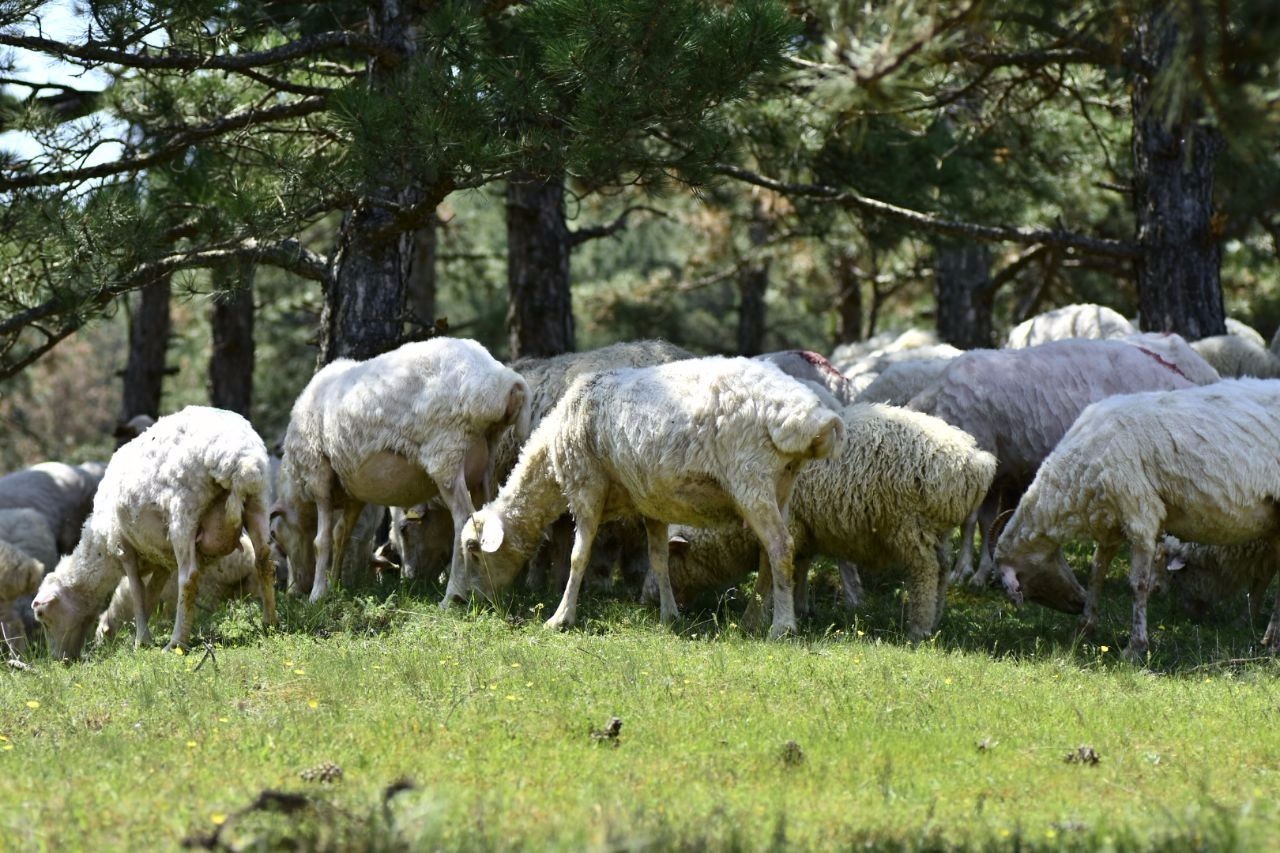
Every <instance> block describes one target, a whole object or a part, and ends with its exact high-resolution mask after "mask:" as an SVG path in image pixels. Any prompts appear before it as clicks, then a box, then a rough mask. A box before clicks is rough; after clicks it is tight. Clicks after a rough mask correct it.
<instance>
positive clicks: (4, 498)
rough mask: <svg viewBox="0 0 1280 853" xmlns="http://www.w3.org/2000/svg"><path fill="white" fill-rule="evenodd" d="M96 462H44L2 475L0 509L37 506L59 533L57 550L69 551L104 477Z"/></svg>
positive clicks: (56, 533) (59, 551)
mask: <svg viewBox="0 0 1280 853" xmlns="http://www.w3.org/2000/svg"><path fill="white" fill-rule="evenodd" d="M102 472H103V466H102V465H100V464H98V463H96V462H86V463H84V464H83V465H74V466H73V465H64V464H63V463H61V462H41V463H40V464H39V465H32V466H31V467H30V468H24V469H23V470H21V471H14V472H13V473H12V474H6V475H5V476H3V477H0V509H21V508H27V509H34V510H36V511H37V512H39V513H40V514H41V515H43V516H44V517H45V519H46V520H47V521H48V522H49V526H50V527H52V528H53V531H54V535H55V536H56V537H57V543H58V553H60V554H66V553H69V552H70V551H71V549H72V548H74V547H75V546H76V543H77V542H78V541H80V528H81V527H83V526H84V520H85V519H86V518H88V517H89V512H90V511H91V510H92V509H93V495H94V492H96V491H97V489H98V482H99V481H100V480H101V479H102Z"/></svg>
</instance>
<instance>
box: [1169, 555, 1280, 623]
mask: <svg viewBox="0 0 1280 853" xmlns="http://www.w3.org/2000/svg"><path fill="white" fill-rule="evenodd" d="M1153 565H1154V566H1155V568H1154V569H1153V570H1152V573H1153V575H1154V577H1153V582H1157V583H1158V582H1159V581H1161V580H1163V581H1166V582H1167V583H1168V585H1169V589H1170V591H1171V592H1172V593H1173V595H1174V597H1175V598H1176V599H1177V600H1178V602H1179V603H1180V604H1181V605H1182V609H1183V610H1184V611H1186V613H1187V615H1188V616H1190V617H1191V618H1193V619H1197V620H1199V619H1203V618H1204V616H1205V614H1206V613H1208V611H1209V608H1210V607H1211V606H1213V605H1214V604H1216V603H1217V602H1219V601H1223V600H1226V599H1230V598H1235V597H1237V596H1238V595H1239V594H1240V593H1241V592H1244V593H1246V594H1247V595H1248V600H1249V609H1248V618H1249V624H1250V625H1252V624H1254V623H1256V622H1257V621H1258V616H1259V615H1260V614H1261V613H1262V602H1263V596H1264V595H1265V594H1266V591H1267V587H1268V586H1269V585H1270V584H1271V579H1272V578H1273V577H1275V574H1276V569H1277V554H1276V549H1275V547H1274V546H1273V545H1272V543H1270V542H1267V541H1266V540H1254V541H1253V542H1245V543H1244V544H1241V545H1201V544H1199V543H1197V542H1182V541H1180V540H1179V539H1177V538H1176V537H1173V536H1165V537H1164V538H1163V539H1162V540H1161V541H1160V544H1159V545H1157V546H1156V555H1155V558H1154V561H1153ZM1162 570H1163V571H1162Z"/></svg>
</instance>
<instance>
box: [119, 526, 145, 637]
mask: <svg viewBox="0 0 1280 853" xmlns="http://www.w3.org/2000/svg"><path fill="white" fill-rule="evenodd" d="M120 562H121V563H122V564H124V576H125V577H126V578H128V579H129V597H130V599H131V600H132V601H133V624H134V629H135V630H136V631H137V634H136V635H135V637H134V640H133V647H134V648H135V649H140V648H142V647H143V646H149V645H151V642H152V640H151V629H150V628H148V627H147V600H146V599H147V595H146V590H145V589H144V588H143V586H142V578H141V577H140V576H139V575H138V554H137V552H136V551H134V550H133V548H131V547H129V545H128V544H127V543H124V544H122V545H121V549H120Z"/></svg>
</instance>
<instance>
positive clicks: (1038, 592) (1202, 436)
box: [995, 379, 1280, 660]
mask: <svg viewBox="0 0 1280 853" xmlns="http://www.w3.org/2000/svg"><path fill="white" fill-rule="evenodd" d="M1277 447H1280V382H1268V381H1265V380H1253V379H1240V380H1223V381H1222V382H1217V383H1214V384H1213V385H1206V386H1203V387H1198V388H1189V389H1186V390H1182V391H1175V392H1171V393H1170V392H1150V393H1145V394H1126V395H1121V396H1118V397H1111V398H1109V399H1107V400H1103V401H1101V402H1099V403H1095V404H1093V405H1092V406H1090V407H1089V408H1087V409H1086V410H1085V411H1084V413H1083V414H1081V415H1080V418H1079V420H1077V421H1076V423H1075V424H1074V425H1073V426H1072V427H1071V429H1070V430H1069V431H1068V432H1067V434H1066V435H1065V436H1064V437H1063V439H1062V442H1061V443H1060V444H1059V445H1058V447H1057V448H1056V449H1055V450H1054V451H1053V453H1052V454H1050V456H1049V458H1048V459H1046V460H1045V462H1044V464H1043V465H1042V466H1041V467H1040V472H1039V473H1038V474H1037V475H1036V479H1035V481H1034V482H1033V483H1032V484H1031V487H1030V488H1029V489H1028V490H1027V493H1026V495H1025V496H1024V497H1023V499H1022V503H1021V504H1020V505H1019V506H1018V508H1017V510H1015V511H1014V513H1013V517H1012V519H1010V521H1009V525H1008V528H1007V531H1006V533H1005V534H1004V536H1003V537H1001V538H1000V541H999V543H998V544H997V545H996V555H995V559H996V566H997V569H998V571H999V573H1000V577H1001V579H1002V581H1003V583H1004V587H1005V590H1006V592H1007V593H1008V594H1009V596H1010V597H1011V598H1012V599H1013V600H1014V601H1015V602H1019V603H1020V602H1021V601H1022V600H1023V599H1024V598H1025V599H1029V600H1032V601H1037V602H1040V603H1042V604H1045V605H1047V606H1049V607H1054V608H1057V609H1059V610H1065V611H1067V612H1070V613H1077V612H1080V611H1081V610H1083V611H1084V614H1085V618H1084V625H1083V627H1084V628H1085V630H1089V629H1092V628H1093V626H1094V625H1095V624H1096V622H1097V602H1098V598H1099V596H1100V594H1101V587H1102V579H1103V576H1104V575H1105V573H1106V570H1107V567H1108V566H1109V565H1110V564H1111V558H1112V557H1113V556H1115V554H1116V551H1117V550H1118V549H1119V548H1120V546H1121V544H1123V542H1124V541H1125V540H1128V541H1129V542H1130V543H1131V545H1132V568H1131V570H1130V573H1129V582H1130V585H1131V586H1132V588H1133V595H1134V605H1133V633H1132V636H1131V639H1130V640H1129V647H1128V650H1127V651H1126V654H1127V655H1128V656H1129V657H1130V658H1132V659H1135V660H1141V659H1142V658H1143V656H1144V655H1145V654H1146V651H1147V646H1148V639H1147V596H1148V594H1149V593H1150V590H1151V584H1152V571H1151V569H1152V558H1153V556H1154V554H1155V550H1156V544H1157V541H1158V540H1159V537H1160V534H1161V532H1162V531H1168V532H1169V533H1170V534H1172V535H1174V536H1177V537H1178V538H1180V539H1184V540H1189V541H1194V542H1202V543H1205V544H1210V545H1237V544H1240V543H1243V542H1248V541H1250V540H1254V539H1264V538H1265V539H1267V540H1268V541H1269V543H1270V544H1271V547H1272V548H1273V549H1277V548H1280V515H1277V513H1276V496H1277V495H1280V454H1277V453H1276V448H1277ZM1073 539H1093V540H1095V541H1096V542H1097V543H1098V547H1097V551H1096V552H1095V554H1094V560H1093V566H1092V574H1091V577H1090V582H1089V592H1088V595H1087V596H1085V595H1084V594H1083V590H1082V589H1081V588H1080V586H1079V584H1078V583H1077V582H1076V579H1075V576H1074V575H1073V574H1072V573H1071V571H1070V569H1069V568H1068V567H1067V566H1066V564H1065V561H1063V560H1062V557H1061V553H1060V551H1059V548H1060V547H1061V546H1062V545H1063V544H1064V543H1066V542H1068V541H1071V540H1073ZM1276 604H1277V606H1276V607H1275V608H1274V609H1273V612H1272V616H1271V622H1270V624H1269V625H1268V626H1267V632H1266V635H1265V636H1264V637H1263V643H1264V644H1265V645H1266V646H1268V647H1269V648H1271V649H1277V648H1278V647H1280V598H1277V602H1276Z"/></svg>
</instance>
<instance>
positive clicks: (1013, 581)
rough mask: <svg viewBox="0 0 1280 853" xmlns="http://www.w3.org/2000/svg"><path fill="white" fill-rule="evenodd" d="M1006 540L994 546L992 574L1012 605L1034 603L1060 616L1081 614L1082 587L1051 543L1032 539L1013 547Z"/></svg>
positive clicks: (1083, 598)
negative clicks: (1059, 611) (1054, 611)
mask: <svg viewBox="0 0 1280 853" xmlns="http://www.w3.org/2000/svg"><path fill="white" fill-rule="evenodd" d="M1006 541H1007V540H1006V539H1001V540H1000V543H999V544H998V545H996V571H998V572H999V575H1000V580H1001V582H1002V583H1003V584H1004V591H1005V594H1006V595H1008V596H1009V598H1010V600H1012V601H1013V603H1014V604H1017V605H1018V606H1021V605H1022V603H1023V602H1024V601H1034V602H1035V603H1036V604H1040V605H1043V606H1045V607H1051V608H1053V609H1054V610H1061V611H1062V612H1063V613H1083V612H1084V602H1085V591H1084V587H1082V586H1080V582H1079V581H1077V580H1076V576H1075V574H1074V573H1073V572H1072V571H1071V567H1070V566H1068V565H1067V561H1066V560H1065V559H1064V558H1063V556H1062V552H1061V551H1060V550H1059V549H1058V547H1057V546H1056V545H1055V544H1054V543H1053V542H1050V541H1049V540H1047V539H1035V540H1031V541H1023V542H1019V543H1017V545H1016V547H1013V546H1006Z"/></svg>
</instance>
